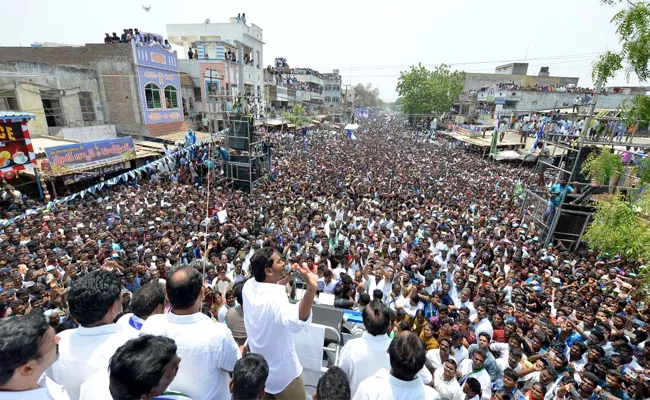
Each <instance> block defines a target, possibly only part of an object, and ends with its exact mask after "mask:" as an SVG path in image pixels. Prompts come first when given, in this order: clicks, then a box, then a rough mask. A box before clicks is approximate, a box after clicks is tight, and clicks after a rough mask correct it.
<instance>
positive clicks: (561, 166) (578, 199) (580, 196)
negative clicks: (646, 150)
mask: <svg viewBox="0 0 650 400" xmlns="http://www.w3.org/2000/svg"><path fill="white" fill-rule="evenodd" d="M578 115H579V113H576V115H575V116H578ZM599 115H600V114H599ZM599 115H597V116H596V118H597V119H602V120H610V121H611V120H615V119H616V118H613V117H609V116H603V117H601V116H599ZM574 118H575V117H574ZM585 125H588V120H587V121H585ZM636 130H637V126H634V127H633V129H629V130H628V129H626V131H625V133H624V134H623V137H622V140H621V141H614V135H613V134H612V135H611V136H607V135H603V136H602V137H597V136H596V137H591V138H590V137H588V136H587V134H588V133H589V127H588V126H585V129H584V130H583V131H582V133H581V134H580V135H579V136H577V137H569V136H567V135H562V134H555V135H551V134H544V135H543V136H542V138H541V140H540V142H541V143H543V148H546V149H549V151H550V152H551V154H550V158H551V159H552V160H553V161H550V160H549V161H546V160H545V159H544V158H543V157H538V159H537V166H536V171H540V170H542V169H544V170H545V172H544V187H543V188H537V189H535V188H531V187H529V188H528V189H526V191H525V197H524V201H523V204H522V209H521V217H522V224H523V223H525V224H527V225H528V227H529V229H531V230H532V233H533V234H534V235H536V236H537V237H538V238H539V241H540V242H543V243H544V245H545V246H548V245H549V244H552V243H553V242H554V241H555V242H558V241H559V242H562V244H563V245H564V246H565V247H566V248H568V249H573V250H575V249H577V248H578V247H579V246H580V244H581V242H582V236H583V234H584V233H585V230H586V229H587V226H588V225H589V223H590V222H591V219H592V216H593V213H594V212H595V209H594V207H593V206H592V205H591V204H589V203H586V204H585V203H583V202H584V201H585V200H587V199H588V198H589V197H590V196H591V195H597V194H603V193H613V192H614V191H619V192H621V193H624V194H625V193H627V194H629V193H631V192H632V191H634V190H637V189H638V187H636V186H635V185H637V184H638V179H637V178H636V176H635V175H633V174H634V169H633V168H632V167H626V168H624V171H623V173H622V174H620V176H619V177H618V179H617V180H615V181H614V180H613V179H610V182H608V183H607V184H604V185H594V184H592V183H591V182H590V181H588V180H587V178H586V177H585V176H584V175H583V174H582V172H581V169H582V164H583V162H584V161H585V159H586V158H587V155H588V154H589V153H590V152H592V151H598V150H599V149H602V148H611V149H612V150H613V151H616V150H617V149H616V148H615V147H616V146H630V147H631V148H634V147H642V148H643V147H646V146H648V143H640V142H634V135H635V133H636ZM538 173H539V172H538ZM549 176H550V177H551V179H552V183H551V185H552V184H553V183H556V182H557V181H559V179H560V177H563V178H565V179H566V180H567V185H571V184H572V183H573V182H578V186H579V188H574V189H579V190H577V193H573V194H569V193H567V194H566V196H565V198H564V199H563V202H562V203H561V204H560V205H559V206H557V207H556V208H555V212H554V213H553V214H552V217H550V218H549V216H548V215H547V218H546V219H545V218H543V216H544V213H545V210H547V206H548V202H549V194H548V191H549V188H548V186H547V185H546V182H547V178H548V177H549Z"/></svg>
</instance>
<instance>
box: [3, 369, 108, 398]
mask: <svg viewBox="0 0 650 400" xmlns="http://www.w3.org/2000/svg"><path fill="white" fill-rule="evenodd" d="M38 386H40V387H39V388H38V389H31V390H25V391H22V392H3V391H1V390H0V399H2V400H70V397H68V393H67V392H66V391H65V389H64V388H63V386H61V385H58V384H56V383H55V382H54V381H53V380H52V379H50V378H48V377H47V375H45V374H43V375H41V377H40V379H39V380H38ZM111 400H112V399H111Z"/></svg>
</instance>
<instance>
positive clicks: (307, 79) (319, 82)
mask: <svg viewBox="0 0 650 400" xmlns="http://www.w3.org/2000/svg"><path fill="white" fill-rule="evenodd" d="M291 75H292V76H293V77H295V79H296V80H297V81H298V83H299V86H300V90H299V91H300V93H301V94H302V97H301V100H302V103H303V106H304V107H305V108H310V109H316V108H319V107H321V106H323V104H324V101H323V100H324V97H323V89H324V88H325V76H324V75H323V74H321V73H320V72H318V71H316V70H313V69H310V68H295V69H293V70H291ZM297 94H298V93H296V95H297ZM296 100H298V98H296Z"/></svg>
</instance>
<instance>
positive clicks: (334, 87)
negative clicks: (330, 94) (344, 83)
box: [332, 85, 341, 92]
mask: <svg viewBox="0 0 650 400" xmlns="http://www.w3.org/2000/svg"><path fill="white" fill-rule="evenodd" d="M332 90H335V91H337V92H338V91H339V90H341V87H340V86H339V85H334V86H332Z"/></svg>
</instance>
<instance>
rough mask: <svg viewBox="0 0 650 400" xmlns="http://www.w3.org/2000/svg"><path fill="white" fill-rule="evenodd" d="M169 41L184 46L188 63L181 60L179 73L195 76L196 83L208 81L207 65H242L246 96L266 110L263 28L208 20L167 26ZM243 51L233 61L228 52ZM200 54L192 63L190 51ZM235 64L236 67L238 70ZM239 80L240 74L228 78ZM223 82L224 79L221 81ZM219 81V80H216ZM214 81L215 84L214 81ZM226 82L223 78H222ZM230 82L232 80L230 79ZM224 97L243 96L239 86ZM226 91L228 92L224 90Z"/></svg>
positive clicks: (235, 20) (236, 85) (232, 20)
mask: <svg viewBox="0 0 650 400" xmlns="http://www.w3.org/2000/svg"><path fill="white" fill-rule="evenodd" d="M167 39H168V40H169V43H171V44H175V45H179V46H183V51H182V52H181V53H180V54H181V56H182V55H184V57H186V58H185V59H179V60H178V61H179V63H178V64H179V70H180V71H181V72H185V73H188V74H190V75H191V76H192V78H193V79H194V81H195V82H203V81H204V80H205V79H204V77H203V75H204V74H205V69H206V66H205V65H203V66H202V65H201V64H211V63H215V62H224V63H225V62H228V64H229V67H231V68H228V69H233V70H234V69H238V66H239V64H240V63H241V62H242V61H243V62H244V65H243V77H244V78H243V80H244V87H243V90H244V92H245V93H246V94H247V95H249V96H251V97H252V99H253V100H252V101H251V102H252V103H254V104H257V105H258V106H259V107H260V108H261V109H263V107H264V104H265V102H264V67H263V66H264V41H263V32H262V28H260V27H258V26H257V25H255V24H249V23H247V22H245V21H243V20H240V21H239V22H238V20H237V18H230V22H227V23H210V20H209V19H208V20H206V21H205V23H202V24H168V25H167ZM239 46H242V47H243V57H242V56H241V54H242V53H241V52H240V51H237V54H236V55H235V56H234V57H235V58H234V60H233V59H232V58H231V57H230V56H231V54H229V51H230V50H229V49H231V48H237V49H239ZM190 49H191V50H192V51H193V52H194V50H196V51H197V53H198V60H197V59H194V58H192V59H189V56H188V52H189V50H190ZM235 64H236V65H237V67H235ZM230 75H232V76H235V75H237V77H238V71H233V74H229V77H230ZM220 78H221V77H220ZM214 79H216V78H214ZM214 79H213V80H214ZM221 79H223V78H221ZM228 80H229V79H228ZM229 86H231V87H229V89H228V90H226V92H228V93H226V92H223V93H224V95H228V96H232V95H233V94H237V93H238V92H241V89H242V88H239V84H238V82H235V83H233V85H229ZM223 89H225V88H223Z"/></svg>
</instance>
